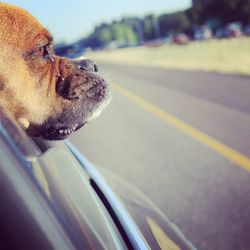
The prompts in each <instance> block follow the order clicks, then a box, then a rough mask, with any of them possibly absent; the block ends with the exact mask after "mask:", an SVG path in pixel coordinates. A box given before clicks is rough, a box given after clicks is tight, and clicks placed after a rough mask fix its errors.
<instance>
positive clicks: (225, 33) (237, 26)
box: [215, 22, 242, 38]
mask: <svg viewBox="0 0 250 250" xmlns="http://www.w3.org/2000/svg"><path fill="white" fill-rule="evenodd" d="M241 35H242V24H241V23H240V22H234V23H229V24H228V25H226V27H225V28H222V29H218V30H216V32H215V37H216V38H232V37H239V36H241Z"/></svg>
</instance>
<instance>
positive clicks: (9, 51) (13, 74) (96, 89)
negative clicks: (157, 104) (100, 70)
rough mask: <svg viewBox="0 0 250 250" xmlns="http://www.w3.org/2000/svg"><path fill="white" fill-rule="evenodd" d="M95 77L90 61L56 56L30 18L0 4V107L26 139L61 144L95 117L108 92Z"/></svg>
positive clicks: (47, 37) (48, 39) (49, 39)
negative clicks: (28, 136)
mask: <svg viewBox="0 0 250 250" xmlns="http://www.w3.org/2000/svg"><path fill="white" fill-rule="evenodd" d="M96 72H97V66H96V65H95V64H94V63H93V62H92V61H90V60H78V61H76V60H69V59H67V58H61V57H58V56H55V55H54V54H53V49H52V36H51V35H50V33H49V32H48V31H47V30H46V29H45V28H44V27H42V25H41V24H40V23H39V22H38V21H37V20H36V19H35V18H34V17H33V16H31V15H30V14H29V13H28V12H26V11H25V10H22V9H20V8H18V7H15V6H12V5H9V4H5V3H0V103H1V105H4V107H6V108H7V109H9V111H10V112H11V114H12V115H13V116H14V118H15V119H16V120H17V122H18V123H19V124H21V126H22V127H23V128H24V129H25V130H26V131H27V133H28V134H29V135H31V136H42V137H43V138H45V139H53V140H60V139H64V138H66V137H67V136H68V135H69V134H70V133H72V132H73V131H75V130H76V129H78V128H80V127H81V126H83V125H84V124H85V123H86V122H87V121H88V120H89V119H90V118H91V116H92V115H93V113H94V112H95V111H99V110H98V109H100V107H101V106H102V104H103V103H104V101H105V100H106V99H107V96H108V92H109V89H108V87H107V84H106V82H105V81H104V80H103V79H102V78H101V77H100V76H99V75H98V74H97V73H96Z"/></svg>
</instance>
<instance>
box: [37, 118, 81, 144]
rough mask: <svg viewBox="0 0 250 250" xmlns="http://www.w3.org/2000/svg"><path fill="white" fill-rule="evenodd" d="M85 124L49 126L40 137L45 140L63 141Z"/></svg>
mask: <svg viewBox="0 0 250 250" xmlns="http://www.w3.org/2000/svg"><path fill="white" fill-rule="evenodd" d="M85 124H86V122H83V123H81V124H73V125H51V126H50V127H48V128H47V129H46V130H44V131H43V132H42V135H41V136H42V138H43V139H46V140H64V139H66V138H67V137H68V136H69V135H71V134H72V133H73V132H75V131H76V130H78V129H79V128H81V127H83V126H84V125H85Z"/></svg>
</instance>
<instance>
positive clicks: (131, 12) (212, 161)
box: [8, 0, 250, 250]
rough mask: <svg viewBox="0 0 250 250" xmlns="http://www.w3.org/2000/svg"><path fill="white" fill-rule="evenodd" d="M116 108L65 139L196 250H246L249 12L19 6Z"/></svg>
mask: <svg viewBox="0 0 250 250" xmlns="http://www.w3.org/2000/svg"><path fill="white" fill-rule="evenodd" d="M8 2H10V3H13V4H16V5H19V6H21V7H23V8H25V9H27V10H29V11H30V12H31V13H32V14H33V15H34V16H36V17H37V18H38V19H39V20H40V21H41V22H42V24H44V25H45V27H47V28H48V29H49V30H50V31H51V33H52V34H53V35H54V38H55V51H56V53H57V54H58V55H61V56H68V57H72V58H74V57H79V56H82V55H83V56H86V57H89V58H90V59H93V60H95V61H96V62H97V64H98V66H99V71H100V74H102V75H103V76H104V77H105V78H106V79H107V80H108V81H109V82H110V84H111V86H112V93H113V99H112V102H111V104H110V105H109V106H108V107H107V108H106V109H105V110H104V111H103V114H102V115H101V116H100V117H99V118H98V119H96V120H94V121H92V122H90V123H88V124H87V125H86V126H85V127H84V128H83V129H81V130H80V131H78V132H77V133H75V134H73V135H72V136H71V137H70V140H71V141H72V142H73V143H74V144H75V145H76V146H77V147H78V148H79V149H80V150H81V152H82V153H83V154H84V155H85V156H86V157H87V158H88V159H89V160H91V161H92V162H93V163H95V164H96V165H97V166H99V167H100V169H101V168H104V169H108V170H111V171H112V172H113V173H114V174H117V175H119V176H121V177H122V178H124V179H125V180H126V181H127V182H130V183H132V184H134V185H135V186H136V187H137V188H139V189H140V190H141V191H143V192H144V193H145V194H146V195H147V196H148V197H149V198H150V200H151V201H152V202H153V203H154V204H156V205H157V206H158V207H159V208H160V209H161V210H162V211H163V212H164V214H165V215H166V216H167V217H168V218H169V219H170V220H171V221H173V222H174V223H175V224H176V225H177V226H178V227H179V228H180V229H181V230H182V231H183V232H184V234H185V235H186V236H187V238H188V239H190V240H191V241H192V242H193V243H194V244H195V245H196V246H197V248H198V249H216V250H217V249H220V250H224V249H225V250H230V249H242V250H243V249H244V250H246V249H250V233H249V232H250V196H249V193H250V175H249V171H250V78H249V76H250V1H249V0H193V1H190V0H177V1H164V0H157V1H142V0H133V1H130V0H127V1H122V0H117V1H114V0H105V1H97V0H92V1H80V0H79V1H77V0H72V1H53V2H52V1H47V0H45V1H29V0H25V1H21V0H15V1H14V0H13V1H8Z"/></svg>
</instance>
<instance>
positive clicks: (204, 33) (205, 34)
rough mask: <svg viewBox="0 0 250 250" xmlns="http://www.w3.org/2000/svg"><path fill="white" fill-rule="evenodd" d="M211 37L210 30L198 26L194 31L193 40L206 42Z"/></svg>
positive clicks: (206, 27)
mask: <svg viewBox="0 0 250 250" xmlns="http://www.w3.org/2000/svg"><path fill="white" fill-rule="evenodd" d="M212 36H213V32H212V30H211V29H210V28H209V27H208V26H200V27H198V28H196V29H195V31H194V39H195V40H207V39H211V38H212Z"/></svg>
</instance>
